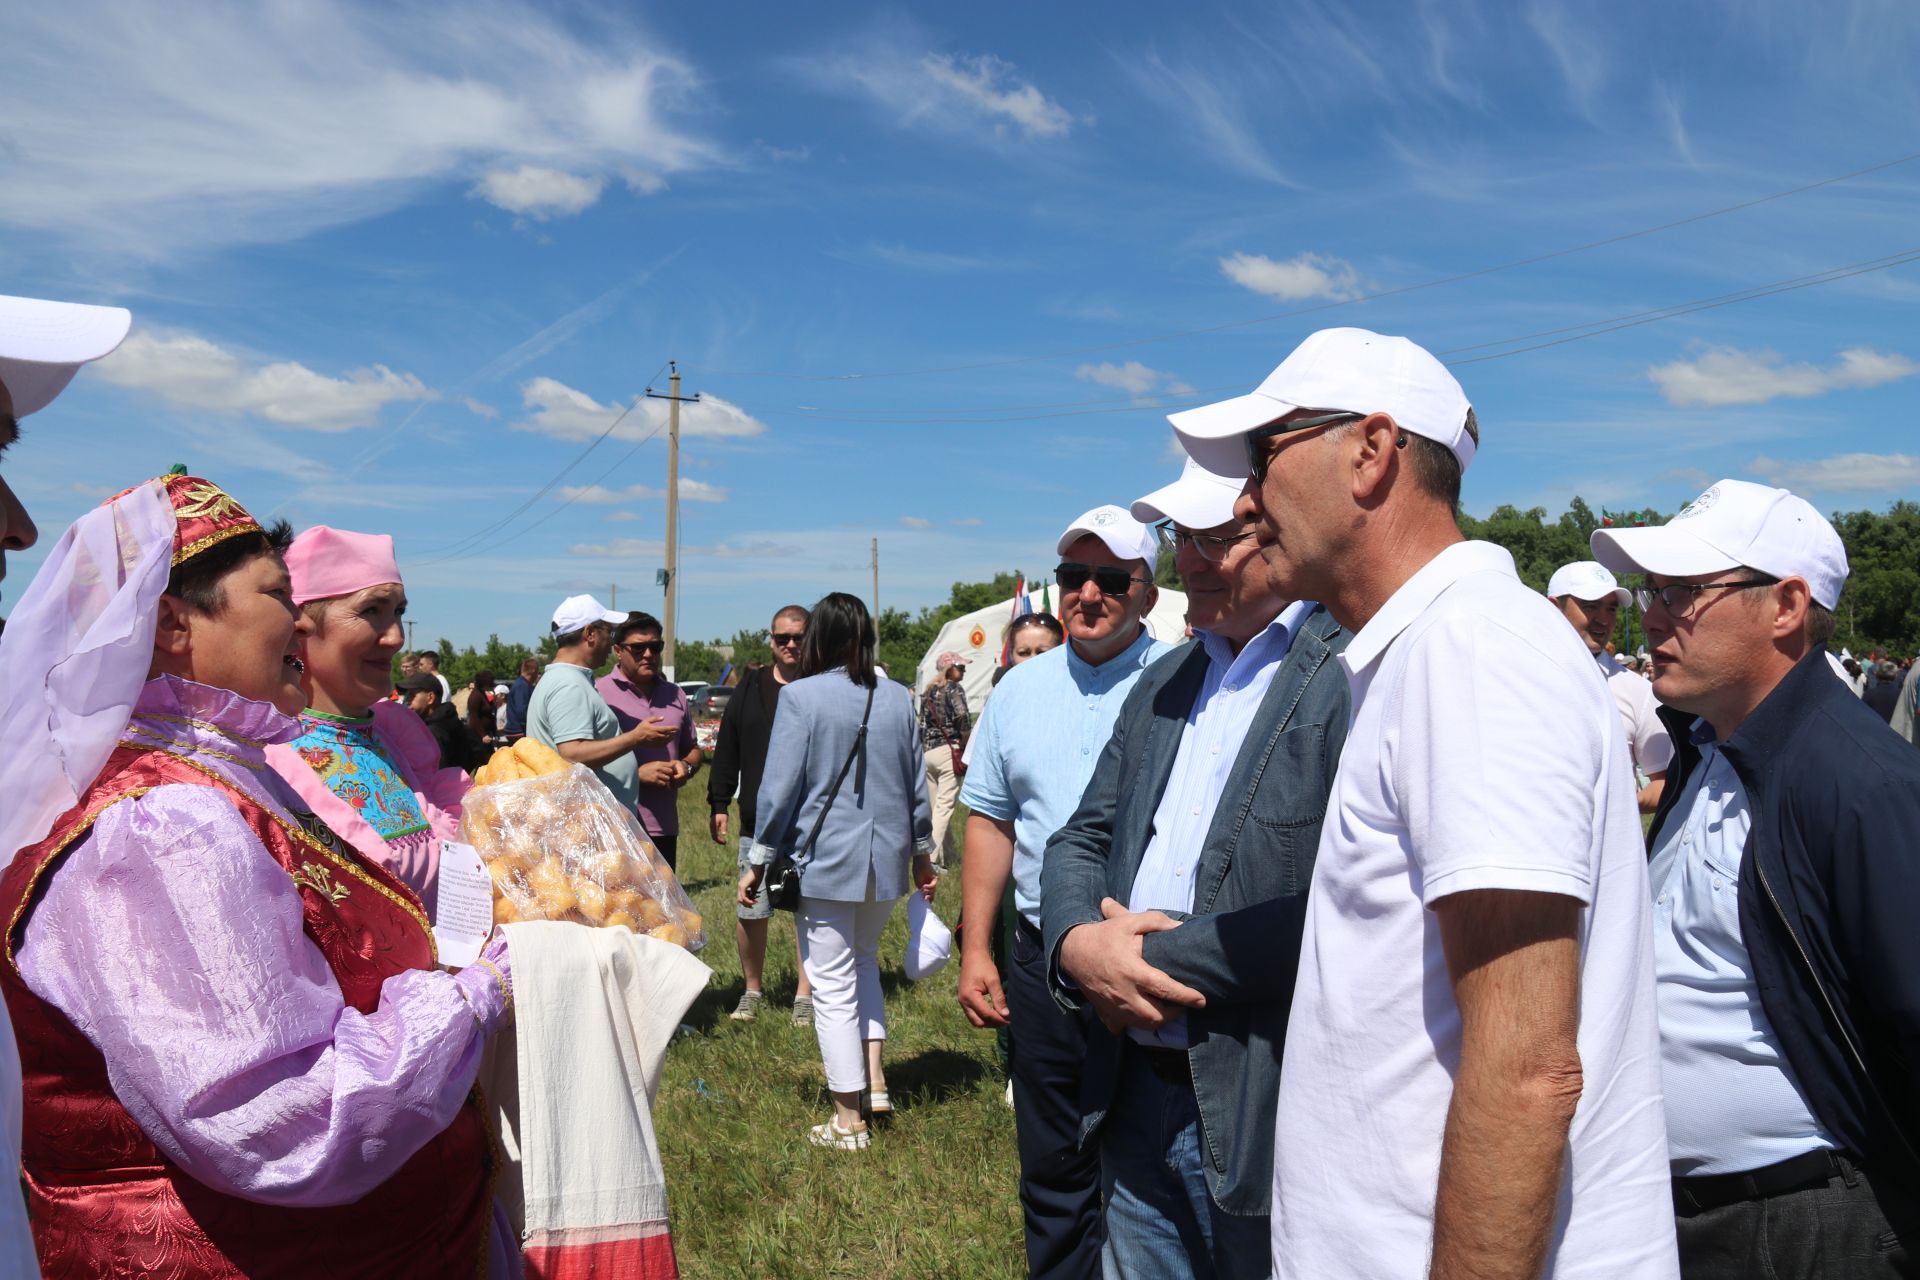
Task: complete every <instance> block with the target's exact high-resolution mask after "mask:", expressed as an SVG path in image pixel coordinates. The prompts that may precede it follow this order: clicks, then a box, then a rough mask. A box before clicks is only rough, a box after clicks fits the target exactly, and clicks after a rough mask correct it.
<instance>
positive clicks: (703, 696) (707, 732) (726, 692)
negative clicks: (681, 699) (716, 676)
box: [687, 684, 733, 751]
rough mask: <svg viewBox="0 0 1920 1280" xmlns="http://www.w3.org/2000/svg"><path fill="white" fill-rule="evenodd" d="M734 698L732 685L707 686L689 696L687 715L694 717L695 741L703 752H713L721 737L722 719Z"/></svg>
mask: <svg viewBox="0 0 1920 1280" xmlns="http://www.w3.org/2000/svg"><path fill="white" fill-rule="evenodd" d="M732 697H733V689H732V687H731V686H730V685H724V684H719V685H714V684H710V685H706V686H704V687H703V688H701V689H699V690H697V691H696V692H694V693H690V694H688V695H687V713H688V714H689V715H691V716H692V717H693V737H694V741H696V742H698V743H699V744H700V749H701V750H702V751H711V750H713V748H714V743H715V742H716V741H718V739H719V737H720V717H721V716H722V715H723V714H725V712H726V710H727V701H728V699H730V698H732Z"/></svg>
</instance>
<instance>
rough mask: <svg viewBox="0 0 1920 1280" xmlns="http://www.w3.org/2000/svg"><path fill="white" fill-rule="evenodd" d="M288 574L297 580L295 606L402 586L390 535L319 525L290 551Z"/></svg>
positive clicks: (296, 542) (295, 581) (294, 542)
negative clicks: (391, 584) (394, 584)
mask: <svg viewBox="0 0 1920 1280" xmlns="http://www.w3.org/2000/svg"><path fill="white" fill-rule="evenodd" d="M287 572H288V573H289V574H290V575H292V577H293V602H294V603H295V604H305V603H306V602H307V601H309V600H332V599H333V598H335V597H336V596H350V595H352V594H353V593H354V592H356V591H364V590H366V589H367V588H368V587H377V586H380V585H381V584H382V583H387V582H399V581H400V562H399V561H397V560H395V559H394V557H393V538H392V537H391V536H390V535H388V534H384V533H353V532H350V531H349V530H346V529H334V528H330V527H329V526H327V525H324V524H317V525H315V526H313V528H311V529H309V530H307V531H306V532H305V533H303V534H301V535H300V536H299V537H297V538H295V539H294V540H293V545H292V546H291V547H288V548H287Z"/></svg>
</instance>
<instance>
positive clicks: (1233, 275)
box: [1220, 253, 1360, 302]
mask: <svg viewBox="0 0 1920 1280" xmlns="http://www.w3.org/2000/svg"><path fill="white" fill-rule="evenodd" d="M1220 274H1221V275H1224V276H1225V277H1226V278H1227V279H1229V280H1231V281H1233V282H1234V283H1235V284H1237V285H1239V286H1241V287H1242V288H1245V289H1251V290H1253V291H1254V292H1255V293H1260V294H1265V295H1266V296H1267V297H1269V298H1278V299H1279V300H1280V301H1282V302H1299V301H1302V300H1304V299H1307V298H1327V299H1330V300H1331V301H1334V302H1345V301H1347V300H1348V299H1351V298H1357V297H1359V296H1360V276H1359V273H1358V272H1356V271H1355V270H1354V269H1353V264H1352V263H1349V262H1343V261H1342V260H1340V259H1339V258H1335V257H1331V256H1329V255H1327V254H1323V253H1303V254H1301V255H1299V256H1298V257H1296V258H1289V259H1288V260H1287V261H1285V262H1275V261H1274V260H1273V259H1272V258H1269V257H1267V256H1266V255H1265V254H1259V253H1236V254H1233V255H1232V256H1231V257H1226V258H1222V259H1220Z"/></svg>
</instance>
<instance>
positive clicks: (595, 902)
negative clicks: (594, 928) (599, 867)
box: [573, 880, 607, 925]
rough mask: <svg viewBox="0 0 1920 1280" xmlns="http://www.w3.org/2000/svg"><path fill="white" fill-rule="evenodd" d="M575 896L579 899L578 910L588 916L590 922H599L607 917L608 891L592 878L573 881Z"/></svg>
mask: <svg viewBox="0 0 1920 1280" xmlns="http://www.w3.org/2000/svg"><path fill="white" fill-rule="evenodd" d="M573 893H574V897H575V898H576V899H578V901H577V902H576V904H575V908H576V910H578V911H579V912H580V914H581V915H583V916H585V917H586V918H587V923H588V924H596V925H597V924H599V923H600V922H601V921H603V920H605V919H606V917H607V891H606V890H605V889H602V888H601V887H600V886H599V885H597V884H595V883H594V882H593V881H591V880H575V881H574V882H573Z"/></svg>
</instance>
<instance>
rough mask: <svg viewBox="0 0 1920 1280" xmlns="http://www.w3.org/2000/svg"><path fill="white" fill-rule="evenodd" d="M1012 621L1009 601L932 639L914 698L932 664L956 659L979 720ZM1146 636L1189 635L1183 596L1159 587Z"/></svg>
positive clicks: (1172, 639) (1052, 595) (1036, 603)
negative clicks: (963, 662)
mask: <svg viewBox="0 0 1920 1280" xmlns="http://www.w3.org/2000/svg"><path fill="white" fill-rule="evenodd" d="M1058 595H1059V588H1057V587H1053V588H1050V591H1049V600H1050V602H1052V603H1056V604H1057V597H1058ZM1032 599H1033V607H1034V608H1035V609H1038V608H1039V607H1040V598H1039V596H1038V595H1035V596H1033V597H1032ZM1049 612H1051V610H1049ZM1012 621H1013V600H1012V599H1011V598H1009V599H1006V600H1003V601H1001V602H1000V603H999V604H992V605H988V606H987V607H986V608H984V609H975V610H974V611H973V612H972V613H969V614H965V615H964V616H962V617H958V618H955V619H954V620H953V621H952V622H949V623H948V624H947V625H946V626H944V627H942V628H940V634H939V635H937V636H935V637H934V639H933V647H932V648H930V649H928V650H927V651H926V653H924V654H922V655H921V658H920V665H919V667H918V668H916V670H915V672H914V679H913V691H914V693H915V695H916V696H917V695H919V694H921V693H924V692H925V691H926V688H927V686H928V685H929V684H931V683H932V682H933V678H934V675H935V674H936V673H935V670H934V665H933V663H934V659H935V658H938V657H939V656H940V655H941V654H943V653H948V652H952V653H957V654H959V655H960V656H961V657H962V658H964V659H965V660H966V663H967V675H966V678H965V679H964V680H962V681H961V682H960V687H961V688H962V689H964V690H966V694H967V706H969V707H970V708H972V709H973V713H974V714H975V715H979V714H980V710H981V708H983V707H985V706H986V705H987V694H988V692H989V691H990V690H991V689H992V688H993V669H994V667H996V666H998V665H999V663H1000V647H1001V645H1002V643H1003V642H1004V641H1005V639H1006V635H1005V633H1006V629H1007V624H1008V623H1009V622H1012ZM1147 630H1148V631H1149V632H1151V633H1152V635H1153V638H1154V639H1156V640H1164V641H1166V642H1167V643H1168V644H1179V643H1180V641H1181V640H1182V639H1183V638H1185V636H1186V634H1187V597H1186V595H1185V594H1184V593H1182V592H1179V591H1175V590H1174V589H1173V588H1172V587H1161V588H1160V600H1159V602H1158V603H1157V604H1155V605H1154V606H1153V612H1152V613H1150V614H1148V615H1147Z"/></svg>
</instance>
